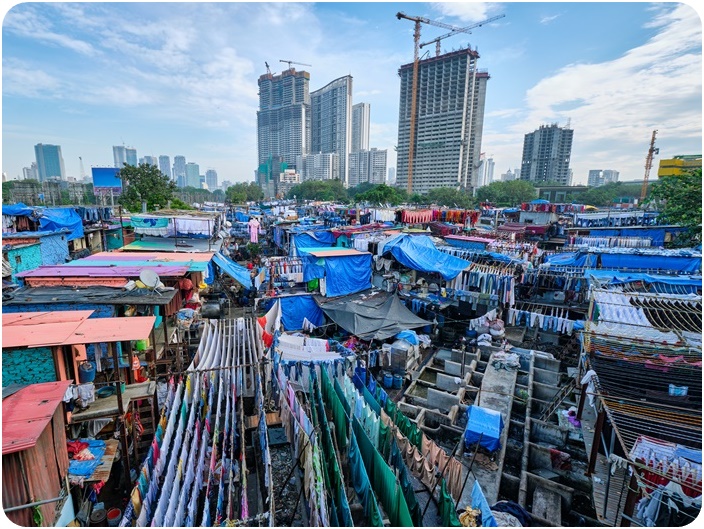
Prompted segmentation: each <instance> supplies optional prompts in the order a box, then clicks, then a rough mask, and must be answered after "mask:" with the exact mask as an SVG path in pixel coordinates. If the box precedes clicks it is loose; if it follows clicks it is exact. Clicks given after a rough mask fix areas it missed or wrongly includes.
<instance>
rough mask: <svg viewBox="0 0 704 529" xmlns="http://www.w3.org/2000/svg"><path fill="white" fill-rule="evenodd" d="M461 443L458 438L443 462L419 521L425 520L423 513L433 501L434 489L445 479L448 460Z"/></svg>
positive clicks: (448, 464)
mask: <svg viewBox="0 0 704 529" xmlns="http://www.w3.org/2000/svg"><path fill="white" fill-rule="evenodd" d="M461 442H462V437H461V436H460V440H459V441H457V444H456V445H455V448H454V449H453V450H452V453H451V454H450V457H449V458H448V460H447V461H446V462H445V466H444V467H443V469H442V471H441V472H440V477H439V478H438V479H437V480H436V481H435V485H434V486H433V490H431V491H430V496H429V497H428V503H426V504H425V509H423V514H421V516H420V518H421V520H422V519H423V518H425V513H426V511H427V510H428V507H429V506H430V502H431V501H432V499H433V496H434V495H435V489H437V488H438V485H439V484H440V482H441V481H442V480H443V478H444V477H445V471H446V470H447V467H449V466H450V459H452V458H453V457H454V456H455V452H457V448H458V447H459V446H460V443H461Z"/></svg>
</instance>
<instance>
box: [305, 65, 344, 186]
mask: <svg viewBox="0 0 704 529" xmlns="http://www.w3.org/2000/svg"><path fill="white" fill-rule="evenodd" d="M310 112H311V144H310V145H311V146H310V152H311V153H314V152H320V153H325V154H328V153H335V154H337V163H338V164H339V166H338V168H337V174H338V175H339V179H340V180H342V182H343V184H344V185H345V187H347V186H348V185H349V177H348V170H347V160H348V157H349V153H350V150H351V146H352V76H351V75H346V76H344V77H340V78H339V79H335V80H334V81H332V82H331V83H328V84H327V85H326V86H324V87H323V88H321V89H320V90H316V91H315V92H311V94H310Z"/></svg>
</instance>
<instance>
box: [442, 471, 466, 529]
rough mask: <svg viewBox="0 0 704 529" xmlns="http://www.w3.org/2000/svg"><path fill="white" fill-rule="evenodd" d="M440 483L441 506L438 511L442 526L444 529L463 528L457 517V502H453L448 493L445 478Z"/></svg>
mask: <svg viewBox="0 0 704 529" xmlns="http://www.w3.org/2000/svg"><path fill="white" fill-rule="evenodd" d="M440 483H441V485H440V505H438V510H439V511H440V517H441V518H442V525H443V527H462V524H461V523H460V519H459V518H458V517H457V511H456V510H455V500H453V499H452V496H450V493H449V492H447V485H446V484H445V478H442V480H441V481H440Z"/></svg>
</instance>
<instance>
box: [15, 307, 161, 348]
mask: <svg viewBox="0 0 704 529" xmlns="http://www.w3.org/2000/svg"><path fill="white" fill-rule="evenodd" d="M92 312H93V311H90V310H88V311H85V310H84V311H60V312H54V313H51V314H54V315H55V316H54V319H53V321H52V319H51V318H50V319H49V321H48V322H44V323H42V321H41V316H42V315H45V314H47V313H39V312H30V313H25V314H24V315H31V314H35V315H38V316H37V318H38V319H36V320H34V319H31V318H24V319H19V318H15V319H14V321H11V322H10V323H7V324H6V317H7V316H19V315H18V314H17V315H16V314H3V318H2V326H3V329H2V330H3V332H2V347H3V349H10V348H18V347H52V346H57V345H71V344H89V343H103V342H121V341H125V340H143V339H145V338H147V337H148V336H149V334H150V333H151V329H152V327H153V326H154V322H155V321H156V318H155V317H154V316H135V317H132V318H96V319H92V320H89V319H88V316H90V314H91V313H92ZM77 313H81V314H82V319H77V318H76V317H75V316H74V315H75V314H77ZM62 316H63V317H64V318H65V320H61V319H60V318H61V317H62ZM8 320H10V318H8Z"/></svg>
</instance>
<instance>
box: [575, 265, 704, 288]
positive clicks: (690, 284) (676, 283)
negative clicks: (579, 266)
mask: <svg viewBox="0 0 704 529" xmlns="http://www.w3.org/2000/svg"><path fill="white" fill-rule="evenodd" d="M586 276H587V277H591V278H593V279H596V280H597V281H598V282H599V283H602V284H604V283H608V284H609V285H622V284H626V283H636V282H643V283H647V284H649V285H657V286H658V288H657V291H658V292H668V293H669V292H682V291H683V290H685V291H686V292H687V293H696V292H697V290H701V288H702V276H687V277H681V276H680V277H678V276H666V275H657V274H641V273H637V272H614V271H611V270H589V271H588V272H586ZM669 287H672V288H669Z"/></svg>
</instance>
